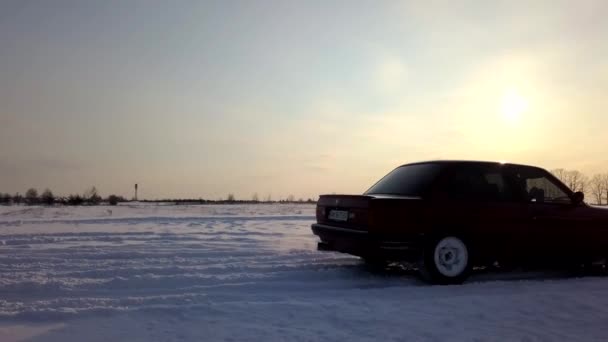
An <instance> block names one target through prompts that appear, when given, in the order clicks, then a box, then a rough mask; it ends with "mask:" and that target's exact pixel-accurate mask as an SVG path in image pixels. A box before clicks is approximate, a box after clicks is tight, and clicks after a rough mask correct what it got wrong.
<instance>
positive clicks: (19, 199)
mask: <svg viewBox="0 0 608 342" xmlns="http://www.w3.org/2000/svg"><path fill="white" fill-rule="evenodd" d="M21 203H23V196H22V195H21V194H20V193H18V192H17V193H16V194H15V195H13V204H21Z"/></svg>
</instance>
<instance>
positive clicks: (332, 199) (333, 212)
mask: <svg viewBox="0 0 608 342" xmlns="http://www.w3.org/2000/svg"><path fill="white" fill-rule="evenodd" d="M373 198H374V197H373V196H365V195H322V196H321V197H320V198H319V201H318V202H317V222H318V223H321V224H330V225H332V226H337V227H344V228H350V229H356V230H367V227H368V226H369V223H370V221H369V220H370V217H369V208H370V203H371V200H372V199H373Z"/></svg>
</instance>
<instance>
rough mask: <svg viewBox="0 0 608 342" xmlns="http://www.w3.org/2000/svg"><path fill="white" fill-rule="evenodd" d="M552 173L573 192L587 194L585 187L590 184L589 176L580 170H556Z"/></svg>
mask: <svg viewBox="0 0 608 342" xmlns="http://www.w3.org/2000/svg"><path fill="white" fill-rule="evenodd" d="M551 173H552V174H553V175H554V176H555V177H557V178H558V179H559V180H561V181H562V183H564V184H566V185H567V186H568V187H569V188H570V189H571V190H572V191H582V192H585V187H586V186H587V183H588V182H589V179H588V178H587V176H585V175H584V174H583V173H582V172H580V171H578V170H564V169H555V170H551Z"/></svg>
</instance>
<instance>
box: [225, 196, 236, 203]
mask: <svg viewBox="0 0 608 342" xmlns="http://www.w3.org/2000/svg"><path fill="white" fill-rule="evenodd" d="M227 201H228V202H234V201H235V198H234V194H228V199H227Z"/></svg>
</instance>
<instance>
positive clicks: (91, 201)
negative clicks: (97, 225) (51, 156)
mask: <svg viewBox="0 0 608 342" xmlns="http://www.w3.org/2000/svg"><path fill="white" fill-rule="evenodd" d="M121 202H129V200H127V199H125V198H124V197H122V196H118V195H109V196H108V197H106V198H102V197H101V196H100V195H99V192H98V190H97V188H96V187H91V188H89V189H87V190H86V191H85V192H83V193H82V194H70V195H68V196H55V195H54V194H53V192H52V191H51V190H50V189H48V188H47V189H45V190H44V191H43V192H42V193H38V190H37V189H35V188H30V189H28V190H27V191H26V192H25V195H21V194H20V193H16V194H14V195H11V194H8V193H1V192H0V205H10V204H25V205H48V206H51V205H99V204H110V205H117V204H118V203H121ZM141 202H144V203H146V202H147V203H159V202H169V203H171V202H172V203H175V204H257V203H316V200H313V199H312V198H308V199H307V200H304V199H303V198H300V199H297V200H296V199H295V197H294V196H293V195H289V196H287V197H286V198H285V199H279V200H273V199H272V196H271V195H267V196H266V197H265V198H264V199H263V200H260V197H259V196H258V194H257V193H255V194H253V195H252V196H251V200H240V199H236V196H235V195H234V194H232V193H229V194H228V195H227V196H226V199H222V198H219V199H217V200H208V199H202V198H199V199H187V198H186V199H160V200H141Z"/></svg>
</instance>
